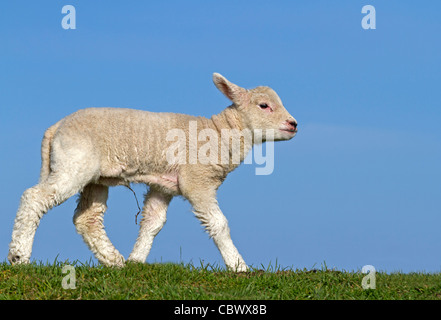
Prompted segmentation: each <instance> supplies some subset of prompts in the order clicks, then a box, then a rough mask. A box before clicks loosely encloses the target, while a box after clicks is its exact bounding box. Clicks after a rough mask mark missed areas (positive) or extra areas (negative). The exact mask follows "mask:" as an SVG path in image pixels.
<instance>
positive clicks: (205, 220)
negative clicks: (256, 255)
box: [191, 198, 248, 272]
mask: <svg viewBox="0 0 441 320" xmlns="http://www.w3.org/2000/svg"><path fill="white" fill-rule="evenodd" d="M191 202H192V205H193V208H194V213H195V215H196V217H197V218H198V219H199V220H200V221H201V223H202V225H203V226H204V227H205V229H206V230H207V232H208V234H209V235H210V237H211V238H213V240H214V243H215V244H216V246H217V248H218V249H219V251H220V253H221V255H222V258H223V260H224V262H225V265H226V266H227V268H229V269H231V270H233V271H237V272H241V271H247V270H248V267H247V265H246V263H245V261H244V260H243V258H242V256H241V255H240V254H239V251H238V250H237V248H236V247H235V246H234V244H233V241H232V240H231V236H230V228H229V227H228V221H227V218H225V216H224V215H223V213H222V211H221V210H220V208H219V205H218V203H217V201H216V199H215V198H208V199H203V200H197V201H196V202H195V201H191Z"/></svg>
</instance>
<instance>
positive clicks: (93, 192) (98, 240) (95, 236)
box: [73, 184, 124, 267]
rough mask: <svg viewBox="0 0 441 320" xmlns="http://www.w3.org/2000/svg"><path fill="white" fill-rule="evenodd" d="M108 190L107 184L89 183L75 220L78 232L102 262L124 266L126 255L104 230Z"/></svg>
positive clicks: (83, 193) (84, 190) (77, 209)
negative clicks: (124, 255)
mask: <svg viewBox="0 0 441 320" xmlns="http://www.w3.org/2000/svg"><path fill="white" fill-rule="evenodd" d="M108 191H109V188H108V187H107V186H103V185H98V184H88V185H87V186H86V187H85V188H84V189H83V191H82V192H81V194H80V198H79V201H78V206H77V208H76V210H75V215H74V218H73V221H74V224H75V227H76V229H77V232H78V233H79V234H81V236H82V237H83V239H84V242H86V244H87V246H88V247H89V249H90V250H92V252H93V253H94V254H95V257H96V258H97V259H98V261H99V262H100V263H101V264H103V265H107V266H118V267H122V266H124V257H123V256H122V255H121V254H120V253H119V252H118V250H117V249H116V248H115V247H114V246H113V244H112V243H111V242H110V239H109V238H108V237H107V234H106V232H105V231H104V225H103V215H104V212H105V211H106V209H107V205H106V202H107V197H108Z"/></svg>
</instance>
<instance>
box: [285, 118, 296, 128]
mask: <svg viewBox="0 0 441 320" xmlns="http://www.w3.org/2000/svg"><path fill="white" fill-rule="evenodd" d="M287 122H288V124H289V125H290V126H291V127H293V128H294V130H295V129H297V121H296V120H295V119H291V120H287Z"/></svg>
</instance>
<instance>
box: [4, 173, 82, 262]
mask: <svg viewBox="0 0 441 320" xmlns="http://www.w3.org/2000/svg"><path fill="white" fill-rule="evenodd" d="M81 187H82V185H81V183H79V182H72V180H71V179H65V177H64V176H63V175H56V174H52V175H51V176H50V177H49V178H48V179H46V180H45V181H43V182H40V183H39V184H37V185H36V186H34V187H32V188H29V189H27V190H26V191H25V192H23V195H22V196H21V200H20V206H19V208H18V211H17V216H16V218H15V222H14V229H13V231H12V240H11V243H10V244H9V254H8V260H9V262H10V263H12V264H19V263H29V260H30V257H31V253H32V244H33V242H34V237H35V232H36V231H37V228H38V225H39V224H40V219H41V218H42V217H43V215H44V214H45V213H46V212H47V211H48V210H50V209H51V208H52V207H54V206H57V205H59V204H61V203H62V202H64V201H65V200H67V199H68V198H70V197H71V196H73V195H74V194H75V193H77V192H78V191H79V190H80V189H81Z"/></svg>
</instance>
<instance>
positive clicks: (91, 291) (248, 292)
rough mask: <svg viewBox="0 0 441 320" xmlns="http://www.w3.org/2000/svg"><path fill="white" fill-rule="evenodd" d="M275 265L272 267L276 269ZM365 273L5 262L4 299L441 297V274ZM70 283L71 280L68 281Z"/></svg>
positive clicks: (0, 271) (1, 269)
mask: <svg viewBox="0 0 441 320" xmlns="http://www.w3.org/2000/svg"><path fill="white" fill-rule="evenodd" d="M68 264H71V265H73V266H74V268H75V271H74V273H75V283H74V284H75V289H64V288H63V278H65V277H68V278H69V277H71V276H72V275H73V272H72V271H67V272H65V273H63V272H62V270H63V269H62V268H63V266H64V265H68ZM271 269H272V270H271ZM364 276H365V275H364V274H362V273H361V272H341V271H335V270H328V269H326V268H322V270H283V269H281V268H270V270H266V271H264V270H252V271H250V272H246V273H233V272H230V271H225V270H224V269H221V268H216V267H211V266H201V267H195V266H193V265H190V264H189V265H184V264H169V263H165V264H156V263H155V264H128V265H127V267H125V268H122V269H118V268H108V267H102V266H94V265H88V264H86V265H84V264H81V263H78V262H77V263H69V262H66V263H63V262H55V263H54V264H41V263H40V264H38V263H32V264H30V265H22V266H11V265H9V264H8V263H6V262H4V263H0V299H2V300H5V299H6V300H9V299H84V300H88V299H100V300H101V299H124V300H126V299H156V300H157V299H159V300H164V299H165V300H170V299H172V300H181V299H185V300H194V299H209V300H218V299H221V300H236V299H245V300H248V299H252V300H255V299H257V300H274V299H275V300H294V299H320V300H321V299H357V300H359V299H362V300H365V299H400V300H401V299H441V274H440V273H436V274H423V273H410V274H402V273H392V274H385V273H381V272H377V273H376V289H368V290H364V289H363V288H362V285H361V283H362V279H363V277H364ZM66 280H67V279H65V286H66V285H71V286H72V281H70V280H69V281H66Z"/></svg>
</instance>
